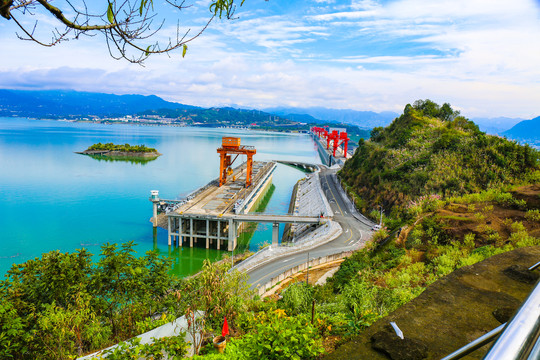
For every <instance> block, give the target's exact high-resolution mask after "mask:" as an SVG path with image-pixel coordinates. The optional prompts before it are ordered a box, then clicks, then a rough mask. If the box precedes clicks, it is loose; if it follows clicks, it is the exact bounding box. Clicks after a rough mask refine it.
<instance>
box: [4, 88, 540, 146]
mask: <svg viewBox="0 0 540 360" xmlns="http://www.w3.org/2000/svg"><path fill="white" fill-rule="evenodd" d="M136 114H145V115H149V114H155V115H160V116H171V117H177V116H181V117H183V118H193V120H194V121H197V120H199V119H204V120H203V121H205V122H208V123H209V124H212V123H215V124H216V125H219V124H226V123H227V122H229V123H232V122H233V121H234V119H239V120H240V121H241V122H246V123H251V122H253V123H254V122H258V123H265V126H266V125H270V123H272V122H276V123H279V124H276V125H279V126H281V125H284V126H287V125H288V124H287V122H288V121H290V122H292V123H307V124H315V123H319V124H324V123H326V124H328V123H337V124H341V125H342V124H349V125H353V127H354V126H357V127H359V128H360V129H372V128H374V127H377V126H386V125H388V124H390V123H391V122H392V121H393V120H394V119H395V118H396V117H398V116H399V114H397V113H395V112H391V111H383V112H380V113H376V112H373V111H357V110H347V109H327V108H324V107H312V108H302V107H273V108H267V109H264V110H263V111H261V110H251V109H246V108H243V109H238V108H236V107H235V108H232V107H229V108H211V109H205V108H202V107H198V106H192V105H185V104H181V103H175V102H170V101H166V100H163V99H161V98H160V97H158V96H155V95H149V96H143V95H114V94H103V93H90V92H80V91H74V90H42V91H29V90H8V89H0V116H11V117H13V116H19V117H36V118H52V119H55V118H65V117H70V118H77V117H89V116H97V117H121V116H125V115H136ZM225 114H226V115H225ZM214 120H215V121H214ZM471 120H472V121H474V122H475V123H476V124H477V125H478V126H479V127H480V129H481V130H482V131H485V132H487V133H489V134H498V135H504V136H507V137H509V138H511V139H516V140H525V139H527V140H531V139H533V140H537V141H538V142H540V135H538V134H539V133H540V131H539V129H538V126H539V125H538V123H539V122H540V121H538V118H535V119H533V120H527V121H523V120H524V119H519V118H506V117H498V118H474V119H471ZM522 123H524V124H522ZM535 124H536V125H535ZM510 128H512V129H510ZM509 129H510V130H509ZM350 130H351V129H349V131H350ZM506 130H507V131H506ZM366 133H367V132H366Z"/></svg>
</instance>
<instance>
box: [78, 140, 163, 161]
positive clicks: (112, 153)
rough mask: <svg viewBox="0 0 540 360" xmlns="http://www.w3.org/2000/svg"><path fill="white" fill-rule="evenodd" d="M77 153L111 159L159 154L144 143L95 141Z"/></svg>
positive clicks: (150, 157) (148, 156)
mask: <svg viewBox="0 0 540 360" xmlns="http://www.w3.org/2000/svg"><path fill="white" fill-rule="evenodd" d="M77 154H83V155H89V156H92V157H99V158H102V159H103V158H104V157H106V158H109V159H111V160H123V159H125V160H131V159H146V160H154V159H157V157H158V156H161V154H160V153H159V152H158V151H157V150H156V149H154V148H150V147H147V146H145V145H130V144H121V145H116V144H113V143H106V144H102V143H97V144H94V145H92V146H90V147H89V148H88V149H86V150H84V151H82V152H77Z"/></svg>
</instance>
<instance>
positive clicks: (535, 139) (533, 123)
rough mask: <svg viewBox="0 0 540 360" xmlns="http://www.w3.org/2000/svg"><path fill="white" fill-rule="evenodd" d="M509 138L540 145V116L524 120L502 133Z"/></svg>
mask: <svg viewBox="0 0 540 360" xmlns="http://www.w3.org/2000/svg"><path fill="white" fill-rule="evenodd" d="M502 135H504V136H506V137H507V138H509V139H514V140H518V141H523V142H528V143H531V144H533V145H540V116H538V117H535V118H534V119H532V120H524V121H521V122H520V123H518V124H516V125H515V126H513V127H512V128H511V129H510V130H507V131H505V132H503V133H502Z"/></svg>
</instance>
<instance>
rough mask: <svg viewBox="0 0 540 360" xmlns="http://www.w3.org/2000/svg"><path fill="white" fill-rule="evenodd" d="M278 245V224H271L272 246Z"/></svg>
mask: <svg viewBox="0 0 540 360" xmlns="http://www.w3.org/2000/svg"><path fill="white" fill-rule="evenodd" d="M278 243H279V223H273V224H272V245H278Z"/></svg>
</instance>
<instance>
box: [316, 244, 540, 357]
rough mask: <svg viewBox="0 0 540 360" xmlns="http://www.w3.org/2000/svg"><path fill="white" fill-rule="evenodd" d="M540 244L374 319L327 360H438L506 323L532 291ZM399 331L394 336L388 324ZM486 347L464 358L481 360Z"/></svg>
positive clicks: (464, 271)
mask: <svg viewBox="0 0 540 360" xmlns="http://www.w3.org/2000/svg"><path fill="white" fill-rule="evenodd" d="M538 261H540V246H536V247H527V248H521V249H517V250H514V251H511V252H507V253H503V254H499V255H496V256H493V257H491V258H489V259H487V260H484V261H482V262H480V263H477V264H474V265H471V266H466V267H463V268H461V269H458V270H456V271H454V272H453V273H451V274H449V275H447V276H445V277H444V278H442V279H440V280H438V281H436V282H435V283H433V284H431V285H430V286H429V287H428V288H427V289H426V290H425V291H424V292H423V293H422V294H421V295H420V296H419V297H417V298H416V299H414V300H412V301H411V302H409V303H408V304H406V305H404V306H402V307H401V308H399V309H397V310H396V311H394V312H393V313H391V314H390V315H388V316H387V317H385V318H383V319H381V320H379V321H377V322H376V323H375V324H373V325H372V326H371V327H369V328H368V329H367V330H365V331H364V332H363V333H362V334H359V335H358V336H356V337H353V338H352V339H351V341H349V342H347V343H345V344H343V345H341V346H340V347H338V348H337V349H336V350H335V351H334V352H333V353H331V354H329V355H327V356H325V357H324V359H326V360H334V359H335V360H338V359H350V360H355V359H370V360H371V359H373V360H378V359H380V360H387V359H393V360H398V359H399V360H416V359H440V358H442V357H444V356H446V355H448V354H450V353H452V352H453V351H455V350H457V349H458V348H460V347H462V346H464V345H466V344H467V343H469V342H471V341H473V340H475V339H476V338H478V337H479V336H481V335H483V334H485V333H487V332H488V331H490V330H492V329H494V328H496V327H497V326H499V325H500V324H501V323H504V322H506V321H507V320H508V319H509V318H510V317H511V315H512V314H513V313H514V311H515V310H516V309H517V308H518V307H519V306H520V304H521V303H522V302H523V300H524V299H525V298H526V297H527V295H528V294H529V292H530V291H531V290H532V288H533V287H534V285H535V283H536V281H537V279H538V278H539V277H540V271H539V270H535V271H533V272H529V271H528V270H527V267H529V266H531V265H533V264H535V263H537V262H538ZM391 321H393V322H395V323H396V324H397V325H398V326H399V328H400V329H401V330H402V331H403V334H404V340H401V339H400V338H398V337H397V336H396V335H395V331H394V330H393V329H392V328H391V327H390V325H389V323H390V322H391ZM489 346H490V345H485V346H484V347H483V348H481V349H479V350H477V351H476V352H474V353H472V354H470V355H469V356H467V357H465V358H464V359H480V358H482V356H483V355H485V353H486V352H487V350H488V349H489Z"/></svg>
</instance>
